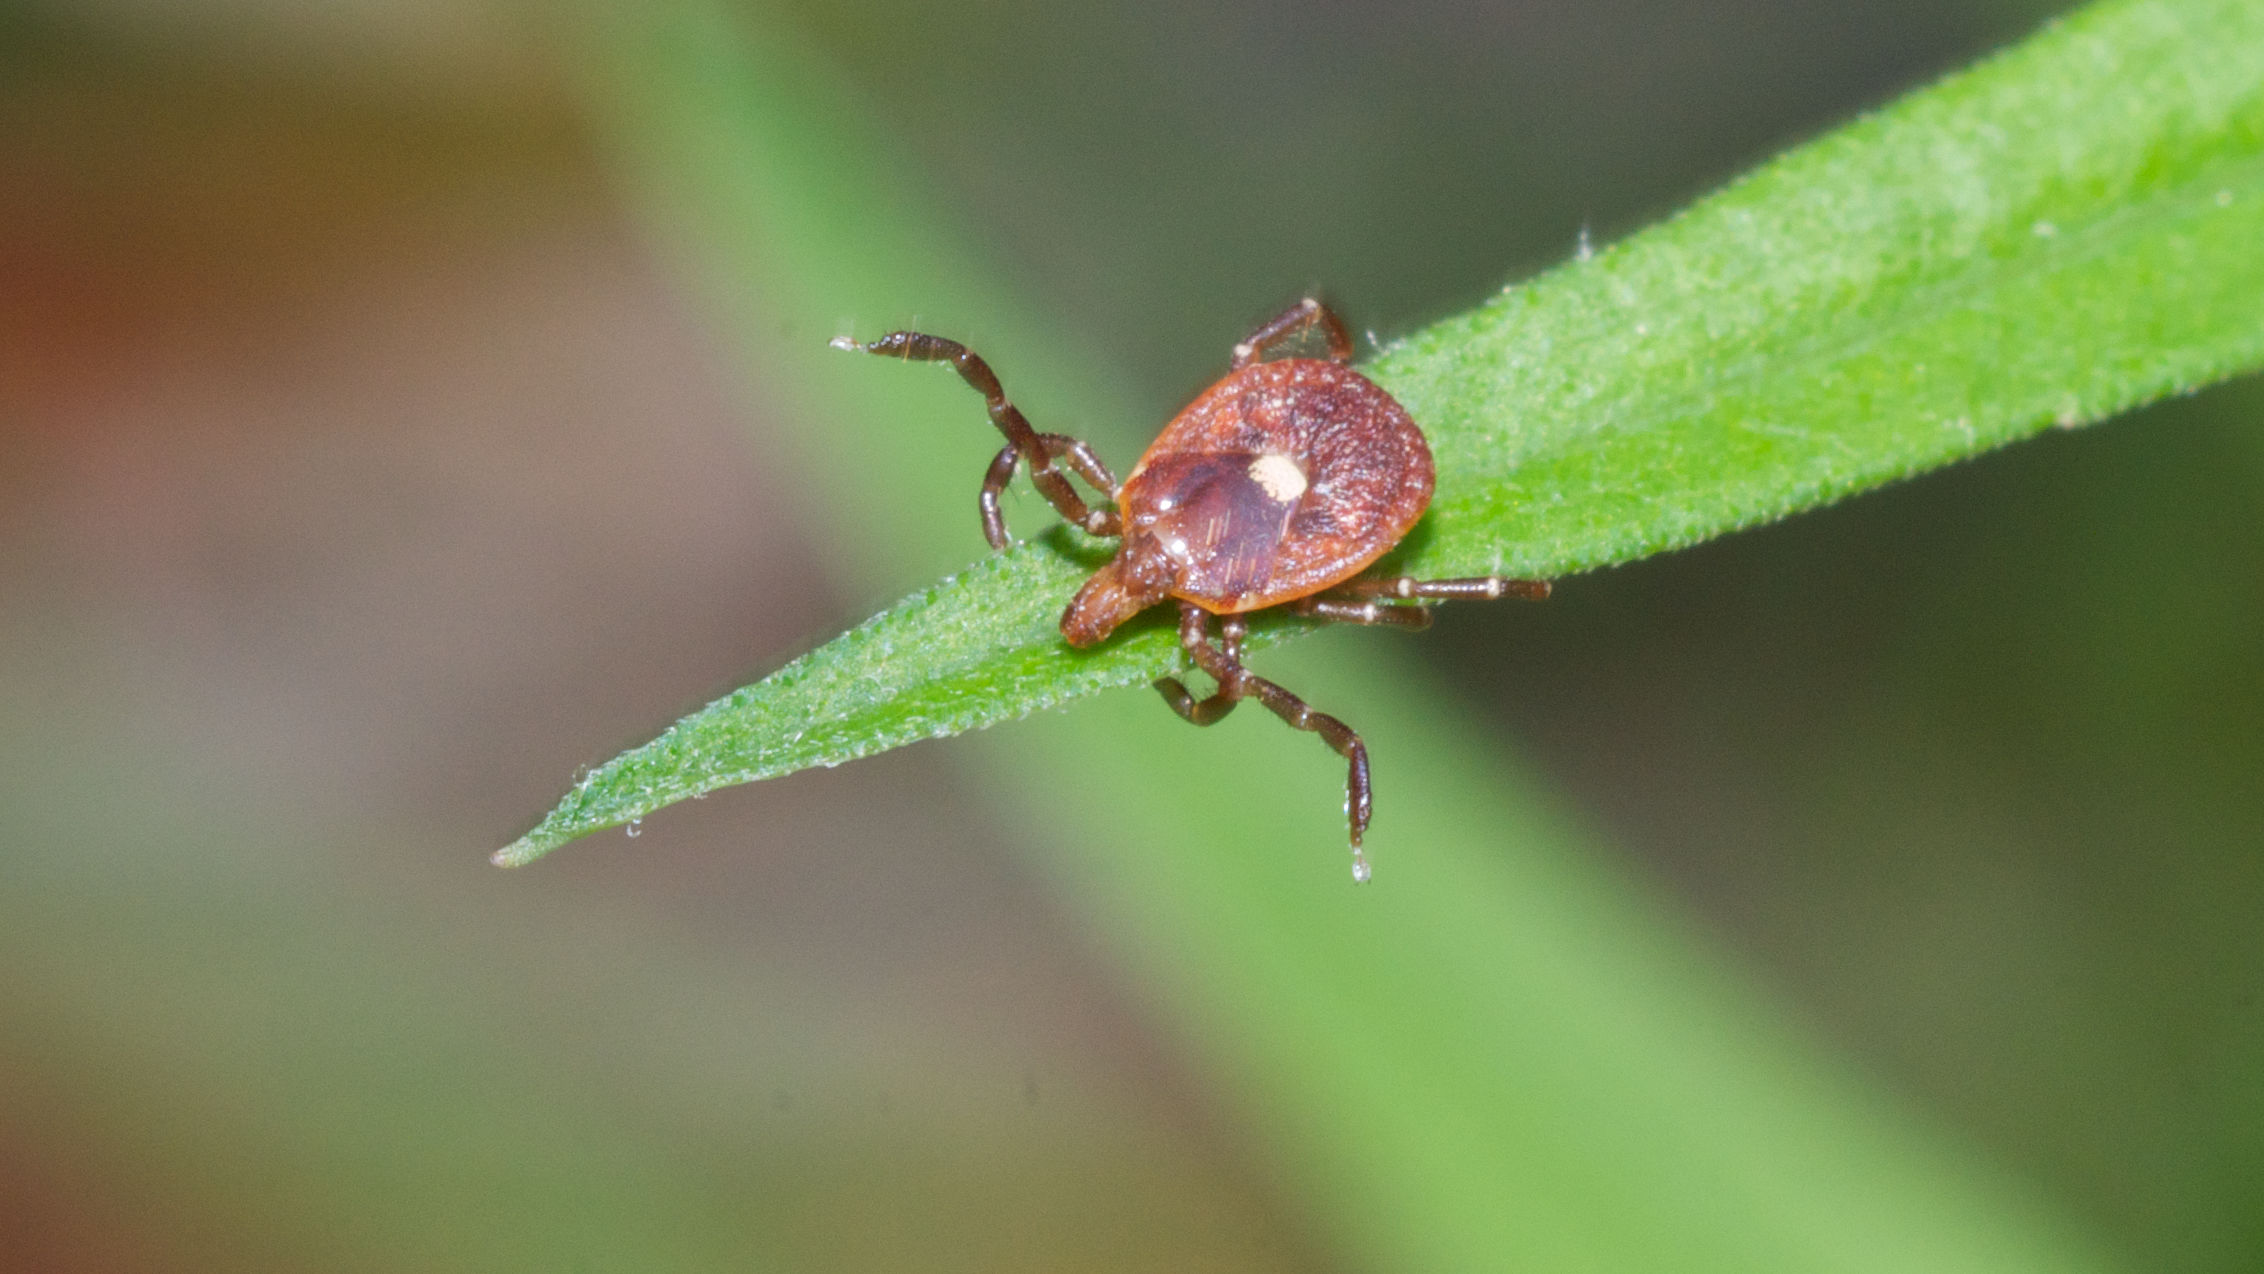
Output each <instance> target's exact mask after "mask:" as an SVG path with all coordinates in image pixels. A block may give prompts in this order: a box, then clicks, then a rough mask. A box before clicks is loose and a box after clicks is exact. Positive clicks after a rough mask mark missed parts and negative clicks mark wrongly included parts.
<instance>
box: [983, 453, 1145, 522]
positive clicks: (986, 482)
mask: <svg viewBox="0 0 2264 1274" xmlns="http://www.w3.org/2000/svg"><path fill="white" fill-rule="evenodd" d="M1038 441H1039V442H1041V443H1043V444H1044V445H1045V449H1046V451H1047V452H1048V453H1049V454H1051V455H1053V456H1056V457H1060V458H1064V459H1066V460H1068V462H1069V467H1070V468H1071V469H1074V470H1076V472H1077V476H1078V477H1080V478H1083V479H1084V480H1085V481H1087V482H1090V483H1092V484H1093V486H1094V487H1096V488H1098V489H1099V490H1101V491H1104V492H1107V493H1108V495H1109V496H1110V497H1111V498H1114V496H1115V495H1116V475H1115V474H1112V473H1110V472H1109V471H1108V466H1107V465H1105V464H1102V463H1101V458H1100V457H1099V456H1097V455H1094V454H1093V449H1092V448H1091V447H1088V446H1086V445H1085V444H1084V443H1082V442H1079V441H1078V440H1077V439H1075V438H1071V437H1069V436H1068V435H1066V434H1039V435H1038ZM1021 462H1022V453H1021V452H1020V451H1019V450H1017V449H1016V448H1015V447H1014V446H1013V445H1012V444H1009V445H1008V446H1007V447H1006V449H1005V450H1003V451H1001V452H999V453H998V454H997V455H995V456H993V457H991V462H990V468H989V469H987V470H985V471H984V473H983V490H982V494H981V495H979V496H977V497H976V498H975V507H976V508H977V509H978V510H980V511H981V513H982V515H983V538H984V539H986V540H989V541H990V546H991V547H992V548H994V549H1003V548H1005V547H1006V546H1007V544H1008V543H1009V542H1010V541H1009V539H1008V537H1007V534H1006V515H1005V513H1003V512H1002V511H1001V510H1000V509H999V507H998V497H999V494H1000V493H1001V492H1003V491H1005V490H1006V484H1007V483H1008V482H1010V481H1012V480H1013V478H1014V470H1015V469H1016V468H1017V467H1019V466H1020V464H1021ZM1098 512H1099V513H1100V514H1101V515H1102V516H1101V517H1099V518H1097V519H1096V518H1093V517H1090V516H1088V517H1087V519H1086V521H1085V529H1086V530H1087V531H1090V532H1092V533H1093V534H1095V535H1121V534H1123V533H1124V532H1123V521H1122V519H1121V518H1120V517H1119V516H1118V515H1117V512H1116V510H1114V509H1101V510H1098Z"/></svg>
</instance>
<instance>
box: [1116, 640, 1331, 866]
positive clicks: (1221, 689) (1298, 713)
mask: <svg viewBox="0 0 2264 1274" xmlns="http://www.w3.org/2000/svg"><path fill="white" fill-rule="evenodd" d="M1209 621H1210V614H1209V612H1207V611H1205V610H1203V609H1202V608H1201V607H1199V606H1196V605H1193V604H1192V603H1189V602H1181V603H1180V604H1179V644H1180V645H1182V646H1184V647H1186V649H1187V653H1188V655H1189V656H1190V657H1191V658H1193V659H1194V661H1195V666H1196V667H1198V668H1201V669H1202V670H1203V671H1204V672H1205V673H1207V674H1208V675H1209V676H1210V678H1211V680H1213V681H1215V682H1217V683H1218V690H1217V692H1216V693H1214V694H1213V695H1211V697H1210V698H1208V699H1203V700H1199V701H1198V700H1196V699H1195V697H1194V696H1193V695H1190V694H1188V693H1187V688H1186V687H1185V686H1183V685H1181V684H1180V683H1179V682H1178V681H1176V680H1174V679H1172V678H1169V677H1166V678H1163V679H1162V680H1160V681H1158V682H1157V683H1156V688H1157V689H1158V690H1161V691H1162V692H1163V697H1164V700H1165V701H1166V702H1168V703H1170V704H1171V706H1172V710H1173V711H1175V712H1177V713H1179V715H1180V716H1183V717H1185V718H1187V719H1188V720H1189V721H1192V722H1194V723H1195V724H1197V725H1209V724H1210V723H1211V722H1213V721H1216V720H1218V719H1219V718H1220V717H1223V716H1225V715H1226V714H1227V713H1228V712H1229V711H1232V710H1233V707H1234V704H1235V702H1236V701H1238V700H1242V699H1256V700H1257V701H1258V702H1260V703H1262V704H1264V705H1266V707H1267V708H1269V709H1271V710H1272V712H1273V714H1274V715H1275V716H1277V717H1280V718H1281V719H1282V720H1284V721H1286V722H1288V723H1289V724H1290V725H1291V726H1293V727H1295V728H1296V729H1299V730H1310V731H1312V732H1313V733H1314V734H1317V735H1319V736H1321V741H1322V742H1324V743H1326V744H1328V745H1329V746H1330V747H1331V748H1334V749H1336V752H1337V754H1338V755H1340V756H1342V757H1343V758H1344V760H1345V765H1346V774H1345V780H1344V810H1345V815H1346V817H1347V819H1348V820H1349V822H1350V823H1351V829H1352V879H1354V880H1356V881H1360V882H1362V883H1365V882H1366V881H1367V879H1368V856H1367V855H1366V854H1365V853H1363V852H1362V851H1361V848H1360V840H1361V837H1363V836H1365V835H1366V834H1367V831H1368V818H1369V816H1370V814H1371V813H1373V810H1374V805H1375V800H1374V797H1373V795H1372V793H1371V791H1370V789H1369V783H1368V748H1367V745H1366V744H1364V743H1362V742H1360V736H1359V735H1358V734H1355V733H1354V732H1353V730H1352V727H1351V726H1348V725H1346V724H1344V723H1343V722H1342V721H1339V720H1337V719H1336V718H1335V717H1332V716H1330V715H1328V714H1327V713H1325V712H1315V711H1313V710H1312V709H1311V708H1309V707H1306V706H1305V701H1304V700H1302V699H1300V698H1298V697H1297V696H1296V695H1293V694H1291V693H1289V691H1287V690H1285V689H1283V688H1282V687H1280V686H1278V685H1275V684H1274V683H1273V682H1271V681H1268V680H1266V679H1265V678H1264V677H1261V676H1259V675H1258V674H1256V673H1254V672H1251V671H1250V670H1249V669H1247V668H1245V667H1243V666H1242V634H1243V632H1244V631H1245V630H1244V628H1243V624H1242V621H1241V620H1240V619H1229V620H1227V621H1226V623H1225V625H1224V628H1225V641H1224V643H1223V644H1221V645H1213V644H1211V637H1210V631H1209V628H1210V622H1209ZM1213 704H1217V705H1218V706H1217V707H1215V708H1213V707H1212V706H1211V705H1213Z"/></svg>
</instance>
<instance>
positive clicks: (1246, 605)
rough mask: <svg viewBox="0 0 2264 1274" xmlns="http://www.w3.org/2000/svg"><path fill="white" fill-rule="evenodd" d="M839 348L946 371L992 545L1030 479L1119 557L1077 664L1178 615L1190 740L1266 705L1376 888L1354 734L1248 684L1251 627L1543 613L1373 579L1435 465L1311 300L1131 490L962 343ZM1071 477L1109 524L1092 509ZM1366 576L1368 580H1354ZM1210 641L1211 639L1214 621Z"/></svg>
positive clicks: (1067, 633) (1207, 401) (1521, 585)
mask: <svg viewBox="0 0 2264 1274" xmlns="http://www.w3.org/2000/svg"><path fill="white" fill-rule="evenodd" d="M1315 328H1318V329H1319V330H1320V334H1321V336H1322V337H1323V338H1325V339H1326V341H1327V343H1328V351H1329V353H1328V358H1327V359H1326V360H1322V359H1316V358H1283V359H1276V360H1274V361H1272V362H1264V361H1261V360H1262V359H1263V357H1264V355H1265V354H1266V353H1267V351H1269V350H1270V349H1272V348H1273V347H1274V346H1276V345H1278V344H1280V343H1282V342H1283V341H1286V340H1289V339H1291V338H1293V337H1296V336H1299V335H1301V334H1303V333H1305V332H1308V331H1310V330H1312V329H1315ZM833 344H834V345H835V347H837V348H839V349H846V350H863V351H864V352H866V353H869V354H885V355H889V356H891V357H895V358H904V359H917V360H920V361H923V362H937V363H949V364H951V365H952V366H953V367H955V368H957V369H958V371H959V374H960V376H961V377H963V378H965V380H966V381H967V383H968V384H969V385H972V386H974V387H975V390H976V391H977V392H978V393H980V394H982V396H983V401H984V403H985V404H987V405H988V406H989V408H990V418H991V423H992V424H994V425H997V426H998V429H999V432H1000V433H1003V434H1005V435H1006V447H1005V448H1004V449H1003V450H1001V451H1000V452H999V453H998V455H997V456H996V457H995V458H993V459H992V460H991V465H990V471H989V472H988V473H986V474H984V475H983V489H982V495H981V497H980V499H979V500H978V502H977V503H978V506H979V507H980V508H981V510H982V516H983V535H984V536H985V537H986V538H988V539H989V540H990V544H991V547H992V548H994V549H1003V548H1005V547H1006V545H1007V538H1006V520H1005V518H1004V517H1003V516H1002V515H1001V514H1000V513H999V508H998V496H999V492H1000V491H1003V490H1004V489H1005V488H1006V484H1007V481H1008V480H1009V479H1011V478H1012V477H1013V476H1014V471H1015V470H1016V469H1017V468H1020V467H1022V466H1024V465H1027V466H1028V467H1029V470H1030V481H1031V483H1032V485H1034V486H1036V487H1037V489H1038V492H1039V493H1040V494H1041V495H1043V496H1045V498H1046V499H1047V501H1048V502H1050V503H1051V504H1052V505H1053V507H1054V508H1055V509H1056V510H1057V511H1058V512H1060V514H1061V516H1062V517H1063V518H1065V519H1067V520H1068V521H1069V522H1070V523H1072V524H1073V525H1076V526H1079V527H1083V528H1084V529H1085V530H1086V531H1087V532H1089V533H1091V534H1093V535H1098V536H1109V537H1114V538H1118V539H1121V540H1122V544H1121V545H1120V546H1119V547H1118V549H1117V551H1116V556H1115V557H1114V558H1112V559H1110V561H1109V562H1108V564H1107V565H1105V566H1103V567H1101V568H1100V569H1099V570H1098V571H1095V572H1094V573H1093V577H1092V578H1091V579H1089V580H1087V581H1086V582H1085V586H1084V587H1083V588H1081V589H1079V590H1078V591H1077V596H1076V597H1075V598H1073V599H1071V601H1070V603H1069V609H1068V610H1067V611H1064V612H1063V613H1062V616H1061V634H1062V636H1063V637H1066V638H1067V639H1068V640H1069V644H1070V645H1072V646H1079V647H1083V646H1092V645H1096V644H1098V643H1099V642H1101V641H1102V640H1104V639H1106V638H1107V637H1108V635H1109V634H1110V633H1112V632H1114V631H1115V630H1116V628H1117V626H1118V625H1119V624H1122V623H1123V622H1124V621H1125V620H1127V619H1130V618H1132V616H1134V615H1136V614H1138V613H1139V612H1141V611H1143V610H1146V609H1147V608H1148V607H1150V606H1153V605H1155V604H1156V603H1158V602H1161V601H1163V600H1164V599H1166V598H1172V599H1175V600H1177V602H1178V603H1179V643H1180V645H1182V646H1184V647H1185V648H1186V650H1187V655H1188V657H1189V658H1190V659H1191V660H1193V662H1194V664H1195V666H1196V667H1197V668H1200V669H1202V670H1203V672H1204V673H1205V674H1207V675H1208V676H1209V677H1210V678H1211V680H1212V681H1213V682H1215V683H1217V689H1216V690H1214V691H1212V692H1211V694H1210V696H1209V697H1208V698H1203V699H1197V698H1196V697H1195V696H1194V695H1192V694H1190V693H1189V692H1188V690H1187V687H1186V686H1185V685H1183V684H1181V683H1180V681H1179V679H1178V678H1176V677H1165V678H1162V679H1161V680H1159V681H1157V682H1156V683H1155V684H1156V689H1157V690H1159V691H1162V692H1163V697H1164V701H1165V702H1166V703H1169V704H1170V705H1171V709H1172V711H1174V712H1177V713H1178V714H1179V715H1180V716H1182V717H1185V718H1186V719H1187V720H1189V721H1191V722H1193V723H1194V724H1196V725H1209V724H1211V723H1212V722H1214V721H1217V720H1218V719H1219V718H1221V717H1224V716H1225V715H1226V714H1227V713H1229V712H1232V711H1233V710H1234V705H1235V704H1237V703H1239V702H1241V701H1242V700H1244V699H1256V700H1257V701H1258V702H1260V703H1262V704H1264V705H1265V706H1266V707H1268V708H1270V709H1272V710H1273V712H1274V714H1275V715H1277V716H1279V717H1280V718H1281V719H1282V720H1284V721H1287V722H1288V723H1289V724H1290V725H1292V726H1294V727H1296V728H1297V729H1299V730H1310V731H1312V732H1313V733H1315V734H1318V735H1320V736H1321V738H1322V740H1324V741H1325V742H1326V743H1327V744H1328V745H1329V746H1330V747H1331V748H1334V749H1335V750H1336V751H1337V752H1338V753H1340V754H1341V755H1342V756H1343V757H1344V759H1345V761H1346V763H1347V764H1348V765H1349V767H1350V773H1349V774H1348V775H1347V777H1346V780H1345V813H1346V815H1347V816H1348V818H1349V820H1350V822H1351V831H1352V878H1353V879H1354V880H1357V881H1365V880H1367V879H1368V860H1367V857H1366V855H1365V854H1363V853H1362V852H1361V848H1360V840H1361V837H1362V836H1363V835H1364V834H1365V833H1366V832H1367V830H1368V817H1369V813H1370V810H1371V806H1372V799H1371V796H1370V792H1369V783H1368V749H1367V747H1366V746H1365V745H1364V744H1362V743H1361V742H1360V736H1359V735H1357V734H1355V733H1353V731H1352V727H1350V726H1348V725H1346V724H1344V723H1343V722H1342V721H1339V720H1337V719H1336V718H1335V717H1332V716H1329V715H1328V714H1326V713H1321V712H1315V711H1313V710H1312V709H1311V708H1308V707H1306V706H1305V702H1304V701H1303V700H1302V699H1299V698H1298V697H1297V696H1296V695H1293V694H1291V693H1289V691H1287V690H1284V689H1282V688H1281V687H1280V686H1278V685H1275V684H1274V683H1273V682H1271V681H1268V680H1266V679H1265V678H1263V677H1261V676H1259V675H1257V674H1256V673H1254V672H1251V671H1250V670H1249V669H1248V668H1245V667H1243V665H1242V639H1243V637H1244V636H1245V635H1246V634H1247V633H1248V631H1249V629H1248V626H1247V624H1246V623H1245V620H1244V616H1246V615H1248V614H1249V613H1250V612H1252V611H1258V610H1267V609H1271V608H1275V607H1281V608H1285V609H1287V610H1289V611H1290V612H1292V613H1294V614H1298V615H1305V616H1310V617H1312V618H1315V619H1323V620H1335V621H1340V622H1343V623H1349V624H1396V625H1398V626H1400V627H1402V628H1422V627H1425V626H1427V625H1428V624H1429V623H1430V622H1431V613H1430V610H1429V609H1428V608H1427V607H1425V606H1424V605H1422V603H1423V602H1424V601H1427V600H1435V599H1445V598H1456V597H1475V598H1500V597H1523V598H1530V599H1533V600H1539V599H1541V598H1544V597H1547V596H1548V595H1549V585H1548V581H1546V580H1523V579H1508V578H1505V577H1503V576H1499V575H1484V576H1479V577H1476V578H1473V579H1442V580H1419V579H1412V578H1409V577H1407V576H1398V575H1391V576H1375V575H1370V576H1362V575H1360V572H1361V571H1363V570H1366V569H1367V568H1368V566H1369V565H1370V564H1372V563H1373V562H1374V561H1375V560H1376V559H1377V558H1379V557H1382V556H1383V555H1384V554H1385V553H1386V552H1388V551H1390V549H1391V547H1392V546H1393V545H1395V544H1397V543H1399V541H1400V537H1402V536H1404V535H1406V534H1407V532H1408V530H1409V528H1411V527H1413V526H1414V525H1415V521H1416V519H1418V518H1420V517H1422V516H1423V510H1424V508H1425V507H1426V506H1428V505H1429V504H1430V502H1431V485H1432V476H1433V475H1432V468H1431V449H1430V446H1429V445H1428V444H1427V443H1425V442H1424V441H1423V432H1422V430H1420V429H1417V428H1416V427H1415V422H1414V421H1413V420H1411V419H1409V418H1408V415H1407V412H1406V410H1405V409H1404V408H1402V407H1401V406H1400V405H1399V404H1398V403H1396V402H1394V401H1392V397H1391V395H1389V394H1387V393H1385V392H1384V391H1383V390H1382V388H1380V387H1379V386H1377V385H1376V383H1375V382H1374V381H1371V380H1369V379H1368V378H1367V377H1365V376H1362V375H1361V374H1360V373H1358V372H1356V371H1353V370H1352V368H1351V367H1350V366H1348V364H1350V363H1351V361H1352V338H1351V337H1350V336H1348V335H1347V334H1346V333H1345V330H1344V324H1343V322H1342V321H1341V320H1339V319H1338V318H1337V316H1336V315H1335V313H1333V312H1332V311H1331V310H1330V309H1329V308H1328V307H1327V306H1326V305H1323V304H1322V303H1321V302H1319V301H1317V300H1314V299H1313V298H1311V297H1307V298H1306V299H1304V300H1302V301H1299V302H1298V303H1297V304H1295V305H1292V306H1290V307H1289V308H1288V309H1286V310H1283V311H1282V312H1281V313H1280V314H1277V315H1275V316H1274V317H1273V318H1272V319H1271V320H1269V321H1267V322H1266V323H1263V324H1261V325H1260V326H1259V327H1258V329H1257V330H1256V331H1254V332H1252V333H1250V335H1249V337H1248V338H1247V339H1245V340H1244V341H1243V342H1242V343H1241V344H1239V345H1237V346H1235V347H1234V359H1233V362H1232V363H1230V364H1229V370H1228V372H1227V374H1226V378H1225V379H1224V380H1221V381H1219V382H1218V383H1217V384H1215V385H1213V386H1211V387H1210V388H1209V389H1207V390H1204V391H1203V394H1202V396H1201V397H1199V398H1197V399H1196V400H1195V401H1194V402H1193V403H1191V404H1189V405H1188V406H1187V408H1186V410H1184V411H1182V412H1180V413H1179V415H1178V416H1176V417H1174V418H1173V419H1172V422H1171V423H1170V424H1168V425H1165V426H1164V430H1163V432H1162V433H1161V434H1159V435H1158V436H1157V437H1156V440H1155V442H1154V443H1152V444H1150V445H1149V447H1148V453H1147V454H1146V455H1144V456H1141V457H1140V463H1138V464H1136V465H1134V466H1133V467H1132V473H1131V476H1129V477H1127V478H1126V479H1125V480H1124V481H1123V483H1122V484H1121V485H1120V484H1119V483H1118V482H1117V480H1116V475H1114V474H1112V473H1110V472H1109V469H1108V466H1107V465H1105V464H1102V463H1101V459H1100V457H1099V456H1097V455H1095V454H1094V453H1093V449H1092V448H1091V447H1089V446H1087V445H1085V444H1084V443H1082V442H1080V441H1078V440H1077V439H1075V438H1071V437H1068V436H1066V435H1064V434H1042V433H1039V432H1038V431H1036V430H1035V429H1032V428H1031V427H1030V422H1029V421H1028V420H1026V419H1024V418H1023V416H1022V413H1021V412H1020V411H1018V410H1016V409H1015V406H1014V404H1012V403H1010V402H1008V401H1007V400H1006V394H1005V391H1003V390H1002V389H1000V388H999V384H998V377H997V375H996V374H994V373H993V372H992V371H991V369H990V365H989V364H988V363H985V362H984V361H983V360H982V359H980V358H978V357H976V355H975V353H974V351H972V350H970V349H968V348H967V347H966V346H964V345H961V344H959V343H958V342H957V341H950V340H945V339H944V338H943V337H940V336H928V335H925V334H923V333H920V332H891V333H890V334H888V335H887V336H883V337H882V338H880V339H879V340H877V341H874V342H872V343H871V344H869V345H860V344H858V343H857V342H856V341H853V340H851V339H849V338H848V337H846V336H844V337H837V338H835V340H834V342H833ZM1064 468H1066V469H1067V471H1068V473H1074V474H1075V475H1077V476H1078V477H1080V478H1082V479H1084V480H1085V481H1086V482H1087V483H1088V484H1090V485H1091V486H1092V487H1093V488H1094V489H1095V490H1097V491H1100V492H1101V493H1103V494H1105V495H1106V496H1107V497H1108V498H1109V500H1110V501H1111V502H1112V503H1113V504H1114V505H1115V507H1114V508H1109V507H1106V506H1096V505H1093V504H1088V503H1087V502H1086V501H1085V499H1084V497H1083V496H1080V495H1079V494H1078V493H1077V490H1076V488H1075V487H1073V486H1071V485H1070V482H1069V478H1068V476H1067V474H1065V473H1064V472H1063V469H1064ZM1355 577H1357V578H1355ZM1214 616H1215V617H1217V618H1218V621H1219V637H1218V640H1216V641H1213V640H1212V638H1211V620H1212V618H1213V617H1214Z"/></svg>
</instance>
